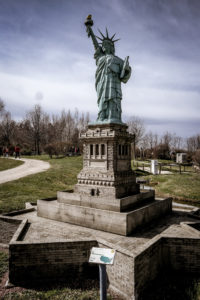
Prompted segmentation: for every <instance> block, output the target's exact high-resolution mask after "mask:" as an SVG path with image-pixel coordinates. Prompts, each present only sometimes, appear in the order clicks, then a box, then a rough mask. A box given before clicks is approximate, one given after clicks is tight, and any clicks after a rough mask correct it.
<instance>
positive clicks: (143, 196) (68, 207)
mask: <svg viewBox="0 0 200 300" xmlns="http://www.w3.org/2000/svg"><path fill="white" fill-rule="evenodd" d="M80 138H81V139H82V141H83V169H82V170H81V172H80V173H79V174H78V176H77V178H78V183H77V184H76V185H75V187H74V192H72V193H70V192H58V193H57V200H54V201H48V199H47V200H45V199H44V200H38V205H37V207H38V216H41V217H46V218H49V219H54V220H57V221H62V222H68V223H72V224H76V225H81V226H85V227H90V228H94V229H98V230H103V231H108V232H113V233H117V234H122V235H128V234H130V233H131V232H132V231H133V230H134V229H136V228H137V227H138V226H141V225H144V224H146V223H148V222H150V221H151V220H152V219H154V218H156V217H159V216H160V215H162V214H165V213H167V212H169V211H171V200H170V199H164V200H163V199H157V200H155V198H154V196H155V195H154V191H141V192H140V189H139V185H138V184H137V183H136V178H135V174H134V172H133V170H132V168H131V142H132V141H133V135H131V134H130V133H128V132H127V126H126V125H125V124H124V125H121V124H100V125H89V127H88V130H87V132H86V133H84V134H81V136H80Z"/></svg>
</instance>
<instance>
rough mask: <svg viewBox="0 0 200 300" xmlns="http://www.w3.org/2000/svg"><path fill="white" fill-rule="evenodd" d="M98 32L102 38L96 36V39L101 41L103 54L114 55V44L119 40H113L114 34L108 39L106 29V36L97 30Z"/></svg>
mask: <svg viewBox="0 0 200 300" xmlns="http://www.w3.org/2000/svg"><path fill="white" fill-rule="evenodd" d="M98 30H99V29H98ZM99 32H100V34H101V36H102V38H100V37H98V36H97V38H98V39H100V40H101V44H102V50H103V52H104V53H106V54H115V44H114V43H115V42H117V41H118V40H119V39H117V40H113V38H114V36H115V34H113V36H112V37H111V38H110V37H109V35H108V30H107V28H106V36H104V35H103V33H102V32H101V31H100V30H99Z"/></svg>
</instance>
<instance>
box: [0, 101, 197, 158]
mask: <svg viewBox="0 0 200 300" xmlns="http://www.w3.org/2000/svg"><path fill="white" fill-rule="evenodd" d="M89 121H90V116H89V113H88V112H87V113H80V112H79V111H78V109H76V110H75V111H74V112H73V113H72V112H71V111H70V110H68V111H65V110H63V111H62V112H61V113H60V114H59V115H54V114H52V115H49V114H47V113H46V112H45V111H44V110H43V109H42V107H41V106H40V105H39V104H37V105H35V106H34V107H33V108H32V109H31V110H30V111H28V112H27V113H26V115H25V117H24V118H23V119H22V120H21V121H15V120H13V119H12V116H11V113H10V112H9V111H7V110H6V108H5V104H4V102H3V100H2V99H0V154H2V153H3V149H5V148H8V149H9V152H10V153H11V154H12V153H13V152H14V148H15V146H16V145H18V146H19V147H20V149H21V153H22V154H24V155H28V154H36V155H39V154H41V153H43V152H46V153H48V154H49V155H50V156H52V155H60V154H61V155H66V154H67V153H69V152H77V151H80V152H81V150H82V145H81V143H80V140H79V134H80V133H81V132H84V131H86V129H87V126H88V122H89ZM127 125H128V127H129V129H128V130H129V132H131V133H132V134H134V142H133V144H132V152H133V156H134V157H135V158H138V157H139V158H141V159H145V158H147V159H153V158H160V159H174V158H175V155H176V153H177V152H179V153H180V152H187V153H188V157H189V158H192V157H194V155H195V154H196V153H200V134H196V135H194V136H191V137H189V138H186V139H184V138H182V137H181V136H177V135H176V134H175V133H174V134H172V133H169V132H166V133H164V134H163V135H161V136H159V135H158V134H156V133H153V132H151V131H149V132H147V131H146V128H145V125H144V121H143V120H142V119H140V118H138V117H136V116H133V117H131V118H129V119H128V120H127Z"/></svg>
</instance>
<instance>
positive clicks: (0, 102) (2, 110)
mask: <svg viewBox="0 0 200 300" xmlns="http://www.w3.org/2000/svg"><path fill="white" fill-rule="evenodd" d="M4 107H5V105H4V102H3V100H2V99H1V98H0V115H1V114H2V113H3V112H4Z"/></svg>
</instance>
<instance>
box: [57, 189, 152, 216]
mask: <svg viewBox="0 0 200 300" xmlns="http://www.w3.org/2000/svg"><path fill="white" fill-rule="evenodd" d="M154 198H155V191H154V190H150V191H146V190H141V191H140V193H138V194H135V195H132V196H127V197H124V198H121V199H116V198H115V197H111V196H109V197H98V196H86V195H84V194H81V193H76V192H57V200H58V202H59V203H66V204H72V205H78V206H87V207H91V208H97V209H103V210H109V211H116V212H125V211H127V210H128V209H131V208H132V209H133V208H135V207H136V206H137V205H138V203H140V204H142V203H143V202H144V201H146V200H154Z"/></svg>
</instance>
